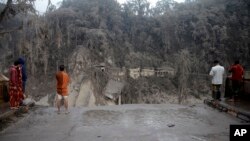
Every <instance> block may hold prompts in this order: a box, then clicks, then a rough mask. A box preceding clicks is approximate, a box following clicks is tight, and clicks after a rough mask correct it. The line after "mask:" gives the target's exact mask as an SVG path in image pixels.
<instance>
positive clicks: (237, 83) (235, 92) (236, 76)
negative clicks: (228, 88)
mask: <svg viewBox="0 0 250 141" xmlns="http://www.w3.org/2000/svg"><path fill="white" fill-rule="evenodd" d="M229 72H231V73H232V77H231V79H232V97H231V99H230V100H229V101H232V102H233V101H235V98H236V97H237V96H239V94H240V91H241V86H242V81H243V75H244V69H243V67H242V66H241V65H240V61H239V60H236V61H235V62H234V64H233V65H232V66H231V67H230V69H229Z"/></svg>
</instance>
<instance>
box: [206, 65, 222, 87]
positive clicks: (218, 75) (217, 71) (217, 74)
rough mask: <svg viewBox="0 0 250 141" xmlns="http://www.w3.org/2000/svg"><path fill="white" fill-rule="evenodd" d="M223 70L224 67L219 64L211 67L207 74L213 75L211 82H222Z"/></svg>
mask: <svg viewBox="0 0 250 141" xmlns="http://www.w3.org/2000/svg"><path fill="white" fill-rule="evenodd" d="M224 71H225V69H224V67H223V66H221V65H219V64H217V65H216V66H214V67H212V69H211V71H210V73H209V75H211V76H212V77H213V78H212V84H222V82H223V74H224Z"/></svg>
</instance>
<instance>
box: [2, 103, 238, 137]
mask: <svg viewBox="0 0 250 141" xmlns="http://www.w3.org/2000/svg"><path fill="white" fill-rule="evenodd" d="M55 110H56V109H55V108H45V107H41V108H38V109H36V110H35V111H32V112H30V114H29V115H28V116H27V117H25V118H24V119H22V120H20V121H19V122H18V123H16V124H14V125H12V126H11V127H9V128H7V129H6V130H4V131H3V132H2V133H0V141H228V140H229V125H230V124H240V120H238V119H235V118H234V117H231V116H230V115H227V114H225V113H221V112H219V111H217V110H214V109H212V108H210V107H207V106H206V105H203V104H200V105H196V106H193V107H189V106H181V105H174V104H164V105H122V106H105V107H95V108H71V109H70V111H71V112H70V113H69V114H67V115H66V114H60V115H58V114H57V113H56V112H55Z"/></svg>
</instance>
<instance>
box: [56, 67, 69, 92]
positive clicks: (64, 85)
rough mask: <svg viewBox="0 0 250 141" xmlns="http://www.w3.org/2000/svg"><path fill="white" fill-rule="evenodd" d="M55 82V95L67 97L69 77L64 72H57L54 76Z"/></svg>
mask: <svg viewBox="0 0 250 141" xmlns="http://www.w3.org/2000/svg"><path fill="white" fill-rule="evenodd" d="M56 80H57V93H58V94H60V95H63V96H67V95H68V84H69V76H68V74H67V73H66V72H64V71H59V72H58V73H57V74H56Z"/></svg>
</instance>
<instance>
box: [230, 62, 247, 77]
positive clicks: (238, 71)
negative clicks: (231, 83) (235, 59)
mask: <svg viewBox="0 0 250 141" xmlns="http://www.w3.org/2000/svg"><path fill="white" fill-rule="evenodd" d="M230 71H231V72H232V80H242V79H243V74H244V69H243V67H242V66H241V65H240V64H235V65H233V66H232V67H231V69H230Z"/></svg>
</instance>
